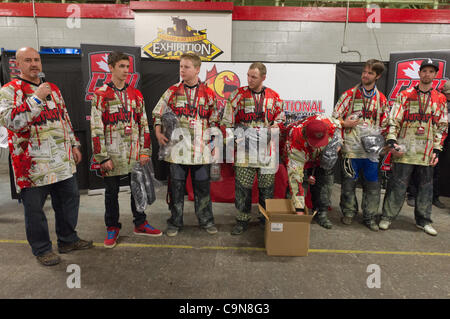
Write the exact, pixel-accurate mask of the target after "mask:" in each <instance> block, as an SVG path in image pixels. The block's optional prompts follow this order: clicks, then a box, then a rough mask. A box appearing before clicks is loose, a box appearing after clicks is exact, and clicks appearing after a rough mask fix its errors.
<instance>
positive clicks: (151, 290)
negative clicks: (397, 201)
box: [0, 164, 450, 299]
mask: <svg viewBox="0 0 450 319" xmlns="http://www.w3.org/2000/svg"><path fill="white" fill-rule="evenodd" d="M339 194H340V186H339V185H338V184H336V185H335V186H334V189H333V199H332V203H333V210H332V211H331V212H330V214H329V215H330V219H331V220H332V222H333V223H334V226H333V229H331V230H325V229H323V228H321V227H320V226H318V225H317V224H315V223H313V224H312V225H311V237H310V238H311V239H310V249H311V251H310V253H309V256H307V257H269V256H267V255H266V253H265V251H264V233H263V229H262V228H261V227H260V226H259V225H258V224H257V223H256V221H255V222H254V223H253V224H252V227H251V228H250V229H249V231H248V232H246V233H245V234H244V235H242V236H237V237H235V236H231V235H230V231H231V228H232V226H233V223H234V213H235V209H234V205H233V204H223V203H213V210H214V214H215V219H216V224H217V226H218V229H219V233H218V234H216V235H209V234H207V233H206V232H205V231H203V230H201V229H199V228H198V226H197V221H196V218H195V214H194V208H193V203H192V202H188V201H186V203H185V225H186V227H185V228H184V229H183V231H182V232H180V233H179V235H178V236H177V237H174V238H169V237H167V236H165V235H164V236H162V237H158V238H147V237H144V238H143V237H140V236H135V235H133V225H132V215H131V211H130V208H129V194H127V193H126V192H122V193H120V205H121V222H122V224H123V228H122V230H121V233H120V236H121V237H120V240H119V245H118V246H117V247H116V248H114V249H105V248H103V240H104V238H105V235H106V232H105V226H104V220H103V211H104V208H103V205H104V204H103V196H102V195H97V196H88V195H87V194H82V195H81V204H80V205H81V206H80V212H79V221H78V227H77V229H78V234H79V236H80V237H81V238H83V239H92V240H94V243H95V247H94V248H93V249H90V250H87V251H76V252H72V253H69V254H64V255H61V257H62V260H63V262H62V263H61V264H59V265H57V266H54V267H43V266H41V265H40V264H38V262H37V260H36V259H35V257H34V256H33V255H32V254H31V249H30V247H29V245H28V243H27V242H26V236H25V228H24V217H23V207H22V206H21V205H20V204H18V203H17V201H13V200H11V199H10V189H9V178H8V171H7V166H5V164H0V207H1V208H0V286H1V289H0V298H76V299H78V298H80V299H93V298H133V299H134V298H182V299H184V298H207V299H208V298H219V299H222V298H269V299H281V298H283V299H284V298H314V299H315V298H345V299H347V298H446V299H448V298H449V297H450V280H449V278H450V276H449V275H450V249H449V242H450V214H449V212H450V198H443V197H442V198H441V200H442V201H443V202H444V203H445V204H446V205H447V206H448V207H449V208H448V209H438V208H436V207H433V215H432V218H433V220H434V226H435V228H436V229H437V230H438V232H439V234H438V236H437V237H432V236H429V235H427V234H425V233H424V232H423V231H421V230H419V229H417V228H416V227H415V224H414V217H413V209H412V208H410V207H408V206H407V205H406V204H405V206H404V207H403V209H402V212H401V215H400V216H399V218H398V219H397V220H396V221H395V222H394V223H393V224H392V227H391V229H389V230H388V231H380V232H378V233H374V232H371V231H370V230H368V229H367V228H366V227H364V226H363V225H362V224H361V216H360V215H359V216H358V217H357V218H356V220H355V221H354V222H353V224H352V225H350V226H345V225H343V224H341V223H340V221H339V220H340V212H339V208H338V204H339ZM164 195H165V194H164V190H162V189H161V190H160V191H158V192H157V196H158V200H157V202H156V203H155V204H153V205H152V206H151V207H149V208H147V210H146V213H147V215H148V220H149V221H150V223H151V224H152V225H154V226H155V227H158V228H160V229H162V230H164V229H165V225H166V219H167V218H168V217H169V211H168V210H167V206H166V204H165V201H164V200H163V198H165V196H164ZM358 196H359V198H360V196H361V194H360V193H358ZM45 211H46V213H47V217H48V221H49V229H50V233H51V238H52V240H53V243H54V250H55V251H56V249H55V246H56V238H55V232H54V215H53V211H52V209H51V206H50V202H49V201H47V203H46V205H45ZM253 212H254V216H256V212H257V207H256V206H254V207H253ZM255 219H256V218H255ZM429 253H440V254H437V255H433V254H429ZM71 264H75V265H78V266H79V267H80V271H81V272H80V284H81V288H72V289H71V288H68V286H67V281H68V279H70V278H69V276H70V275H72V273H71V272H67V270H68V266H69V265H71ZM372 264H375V265H378V266H379V268H380V274H381V277H380V279H381V280H380V283H381V287H380V288H369V287H368V285H367V281H368V277H369V276H371V274H372V272H368V266H369V265H372ZM369 281H370V280H369Z"/></svg>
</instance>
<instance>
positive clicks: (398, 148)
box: [391, 144, 405, 157]
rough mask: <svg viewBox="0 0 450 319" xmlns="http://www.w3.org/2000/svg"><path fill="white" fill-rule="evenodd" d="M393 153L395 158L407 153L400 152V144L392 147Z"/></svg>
mask: <svg viewBox="0 0 450 319" xmlns="http://www.w3.org/2000/svg"><path fill="white" fill-rule="evenodd" d="M391 153H392V155H393V156H395V157H402V156H403V155H404V154H405V152H400V146H398V144H394V147H391Z"/></svg>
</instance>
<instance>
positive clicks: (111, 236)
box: [103, 227, 120, 248]
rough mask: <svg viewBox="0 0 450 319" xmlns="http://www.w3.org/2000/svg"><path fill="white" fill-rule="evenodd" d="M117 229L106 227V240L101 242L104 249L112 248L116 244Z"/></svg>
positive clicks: (118, 229)
mask: <svg viewBox="0 0 450 319" xmlns="http://www.w3.org/2000/svg"><path fill="white" fill-rule="evenodd" d="M119 231H120V228H119V227H108V228H106V232H107V235H106V239H105V241H104V242H103V244H104V246H105V248H114V247H115V246H116V244H117V238H118V237H119Z"/></svg>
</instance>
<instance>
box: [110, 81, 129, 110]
mask: <svg viewBox="0 0 450 319" xmlns="http://www.w3.org/2000/svg"><path fill="white" fill-rule="evenodd" d="M113 90H114V94H116V96H117V97H118V98H119V100H120V103H121V104H122V107H125V111H126V112H128V95H127V89H126V88H125V103H124V102H123V99H122V90H123V89H122V90H119V89H118V88H116V87H115V86H114V87H113Z"/></svg>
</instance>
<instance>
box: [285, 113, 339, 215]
mask: <svg viewBox="0 0 450 319" xmlns="http://www.w3.org/2000/svg"><path fill="white" fill-rule="evenodd" d="M313 120H320V121H322V122H324V123H326V124H327V126H328V143H329V142H330V141H331V140H332V138H333V136H334V135H335V133H336V134H338V135H340V127H341V126H340V124H339V121H337V120H336V119H333V118H329V117H327V116H324V115H320V114H317V115H313V116H310V117H308V118H306V119H302V120H300V121H297V122H294V123H292V124H290V125H289V126H288V128H287V141H286V146H285V150H284V152H285V154H284V158H285V163H286V168H287V171H288V176H289V188H290V190H291V192H292V201H293V203H294V206H295V208H304V207H305V198H304V196H305V192H304V189H303V185H302V183H303V170H304V169H305V168H311V167H318V166H319V165H320V156H321V154H322V151H323V150H324V148H325V147H326V145H325V146H322V147H318V148H312V147H311V146H310V145H309V144H308V141H307V140H306V137H305V136H304V134H303V133H304V132H303V130H304V128H305V127H306V125H307V124H308V123H310V122H311V121H313ZM328 143H327V144H328Z"/></svg>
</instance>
